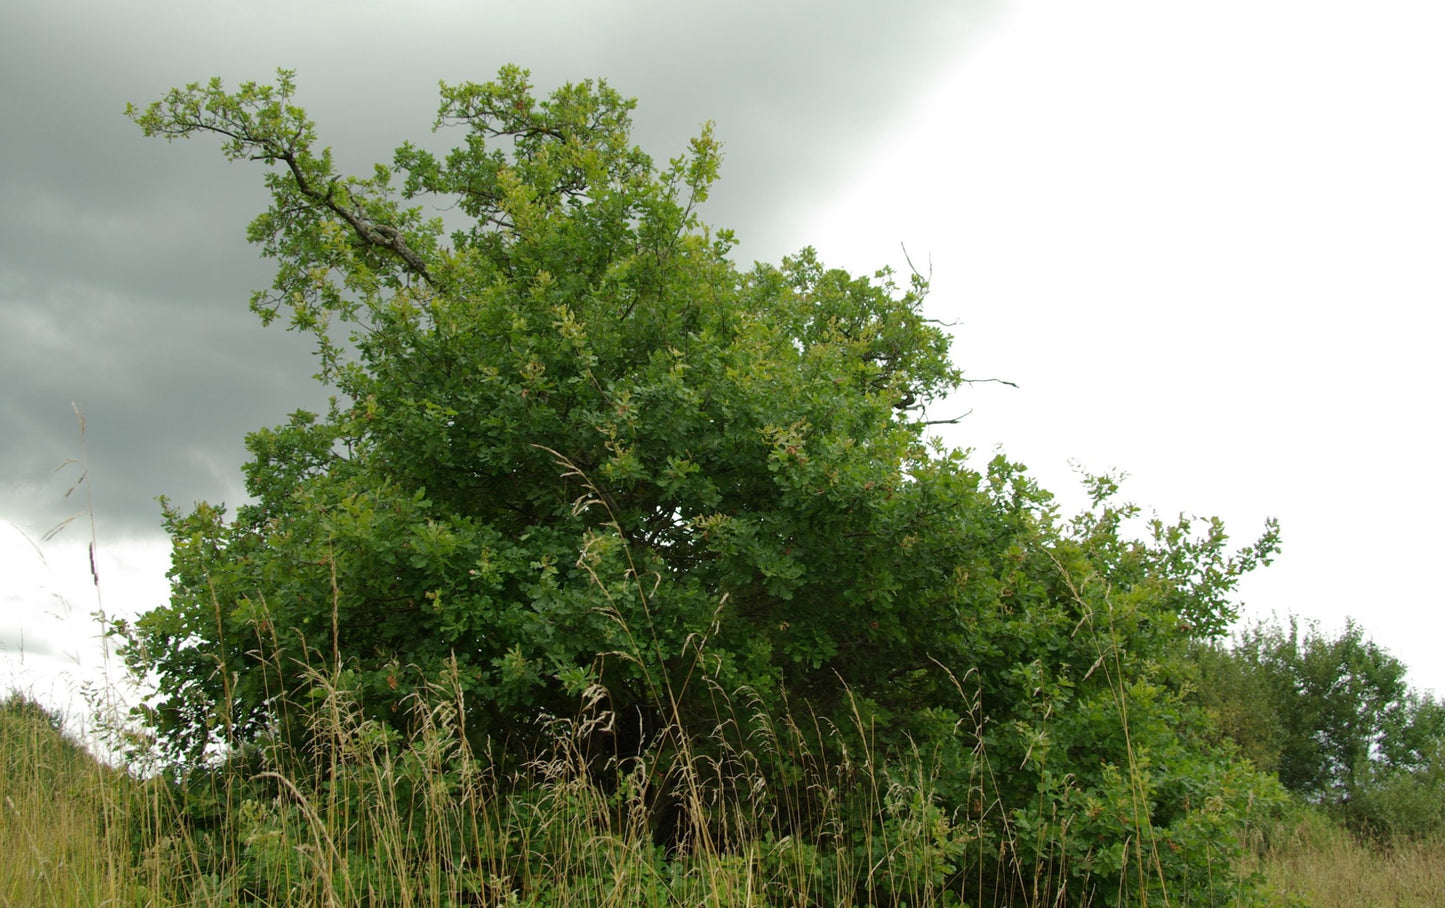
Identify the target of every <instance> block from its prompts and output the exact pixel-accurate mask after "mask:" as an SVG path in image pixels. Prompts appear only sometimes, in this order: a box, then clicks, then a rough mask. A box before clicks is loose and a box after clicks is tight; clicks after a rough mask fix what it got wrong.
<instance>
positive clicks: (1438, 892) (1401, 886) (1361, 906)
mask: <svg viewBox="0 0 1445 908" xmlns="http://www.w3.org/2000/svg"><path fill="white" fill-rule="evenodd" d="M1247 862H1248V863H1247V865H1246V869H1247V870H1250V871H1254V872H1258V873H1259V874H1260V875H1261V876H1262V877H1263V879H1264V881H1265V885H1266V888H1267V889H1268V890H1269V891H1270V892H1272V893H1274V894H1275V895H1276V896H1278V897H1280V899H1281V900H1282V901H1285V902H1287V903H1290V904H1296V905H1301V906H1310V908H1370V906H1382V908H1383V906H1390V908H1438V906H1441V905H1445V834H1440V833H1437V834H1435V835H1433V836H1431V837H1428V838H1424V839H1413V840H1412V839H1405V838H1401V839H1398V840H1394V841H1387V842H1380V841H1372V840H1368V839H1362V838H1361V837H1360V836H1359V835H1357V834H1355V833H1353V832H1351V831H1350V830H1348V829H1346V828H1344V827H1343V826H1341V825H1340V824H1339V823H1337V822H1335V821H1333V820H1332V819H1330V818H1329V817H1327V816H1325V815H1324V814H1323V813H1322V812H1320V811H1318V810H1315V809H1308V808H1306V809H1301V810H1300V811H1299V812H1298V813H1297V814H1296V815H1295V816H1293V817H1291V818H1290V819H1288V820H1286V821H1284V822H1281V823H1280V824H1279V825H1278V826H1277V827H1276V828H1275V829H1274V830H1273V833H1272V835H1271V836H1270V842H1269V844H1268V846H1267V847H1262V848H1260V849H1258V850H1257V851H1256V852H1255V853H1254V854H1253V855H1252V856H1250V857H1248V858H1247Z"/></svg>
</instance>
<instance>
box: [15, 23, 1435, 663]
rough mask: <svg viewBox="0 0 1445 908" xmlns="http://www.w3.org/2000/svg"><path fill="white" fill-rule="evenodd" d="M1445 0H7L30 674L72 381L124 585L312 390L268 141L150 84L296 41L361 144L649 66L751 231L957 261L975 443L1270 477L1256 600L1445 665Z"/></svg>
mask: <svg viewBox="0 0 1445 908" xmlns="http://www.w3.org/2000/svg"><path fill="white" fill-rule="evenodd" d="M1439 9H1440V7H1439V4H1438V3H1435V2H1423V0H1422V2H1405V0H1377V2H1375V3H1372V4H1369V5H1368V6H1366V5H1361V4H1355V3H1350V4H1346V3H1336V2H1329V0H1313V2H1304V0H1298V2H1296V0H1247V2H1246V0H1216V2H1213V3H1209V4H1203V3H1189V4H1186V3H1174V2H1165V0H1091V2H1088V3H1079V2H1077V0H1057V2H1045V0H1039V2H1028V0H973V2H969V0H953V2H911V3H895V4H891V5H890V7H889V8H888V9H887V11H886V12H885V11H884V8H883V5H882V4H877V3H874V2H863V0H859V2H838V0H830V2H782V0H773V2H769V3H754V2H733V3H730V4H726V5H707V6H704V5H702V4H692V3H686V2H679V0H671V2H640V0H637V2H610V3H600V2H595V3H586V2H581V0H573V2H562V0H555V2H531V3H508V4H501V3H491V2H475V0H474V2H452V3H447V2H431V3H426V2H418V3H412V4H399V3H381V2H340V0H337V2H317V0H288V2H285V3H279V2H275V3H273V2H252V3H248V4H224V5H223V4H212V3H197V2H193V0H187V2H160V0H142V2H132V3H128V4H114V3H99V2H96V3H83V2H78V0H56V2H49V3H43V4H42V3H29V2H22V0H0V122H3V123H4V124H5V126H4V128H3V130H0V383H3V385H0V386H3V388H4V393H3V396H0V477H3V478H0V518H3V519H4V520H5V521H7V523H5V524H0V559H3V561H0V593H3V596H4V611H3V613H0V646H4V647H5V648H7V649H8V650H9V651H10V652H11V653H12V658H11V659H10V660H9V663H8V664H9V665H10V666H11V667H10V668H9V669H6V671H9V672H11V673H13V674H14V676H15V677H16V678H17V679H18V678H27V679H29V678H36V679H39V678H42V677H43V678H45V679H49V678H52V677H53V671H54V669H55V667H56V666H60V667H62V668H64V667H65V666H72V667H74V666H76V665H78V664H86V665H90V664H93V663H94V656H93V655H90V653H91V652H92V648H91V646H90V644H89V643H88V642H87V641H86V640H85V635H86V631H85V629H84V624H83V620H82V619H83V618H84V616H85V615H86V614H87V613H88V612H89V611H91V610H92V609H94V608H95V607H96V598H95V595H94V593H93V592H92V591H90V590H89V589H88V584H87V581H88V575H89V570H88V567H87V566H86V559H85V552H84V547H85V543H86V541H87V540H88V533H89V530H88V526H85V525H79V524H77V525H72V526H71V527H69V528H67V529H66V530H65V531H64V532H63V533H62V534H60V535H59V536H58V537H56V539H55V540H53V541H51V542H49V543H41V542H40V537H41V536H42V534H44V532H45V531H46V530H47V529H48V528H49V527H50V526H52V525H54V524H55V523H57V522H58V521H60V520H61V519H63V518H64V517H66V516H67V515H68V514H70V513H71V512H73V511H74V510H76V508H77V506H78V505H79V504H80V503H81V502H80V500H78V499H79V495H80V494H81V493H77V494H76V495H72V496H70V497H69V498H68V499H67V498H65V497H64V493H65V491H66V489H67V488H68V487H69V486H70V484H71V483H72V482H73V481H74V480H75V479H76V478H78V476H79V475H80V474H79V471H78V465H76V464H71V465H69V466H67V467H64V468H63V469H61V470H59V471H58V472H57V471H56V467H57V466H60V465H61V464H62V463H64V462H65V461H66V460H67V459H68V458H78V457H79V456H80V454H81V450H80V445H79V436H78V432H77V427H76V421H75V417H74V414H73V413H72V411H71V403H72V402H76V403H78V404H80V405H81V406H83V407H84V411H85V414H86V418H87V434H86V450H85V453H86V455H87V456H88V460H89V464H90V468H91V474H90V478H91V480H92V490H93V494H94V505H95V514H96V519H97V524H96V526H97V533H98V537H99V558H98V562H97V564H98V567H99V569H100V571H101V574H102V584H101V591H102V593H103V594H104V597H105V599H104V601H103V603H102V604H103V605H104V606H105V608H107V609H108V610H110V611H112V612H133V611H136V610H138V609H141V608H145V607H148V606H151V605H153V604H155V603H157V602H158V601H161V600H162V599H163V597H164V595H165V590H166V586H165V580H164V576H163V575H164V570H165V567H166V546H165V540H164V537H163V536H162V535H161V533H160V530H159V508H158V505H157V504H156V502H155V497H156V496H157V495H160V494H166V495H168V496H170V497H171V498H173V499H174V500H176V501H177V502H180V503H182V504H189V503H190V502H192V501H194V500H197V499H206V500H210V501H213V502H215V501H226V502H228V503H231V504H234V503H235V502H236V501H237V500H238V499H239V497H240V494H241V493H240V470H239V468H240V464H241V462H242V460H243V457H244V449H243V447H242V439H243V436H244V435H245V433H246V432H248V431H251V430H253V429H255V428H258V427H261V426H267V425H273V424H276V423H278V422H281V421H283V420H284V418H285V415H286V414H287V413H289V412H290V411H292V410H294V409H296V408H297V407H300V406H307V407H313V408H314V407H317V406H319V405H320V404H321V403H322V402H323V401H324V397H325V392H324V391H323V390H322V389H320V388H319V386H317V385H315V383H314V382H312V381H311V380H310V378H309V376H310V374H311V372H312V371H314V367H313V364H312V362H311V357H310V348H309V345H308V344H307V343H306V342H305V340H304V339H303V338H300V337H296V336H292V335H288V334H286V333H284V332H283V331H282V330H280V327H279V326H276V327H273V328H271V329H262V328H261V327H260V326H259V324H258V323H257V322H256V319H255V317H254V316H252V315H251V314H250V313H249V312H248V311H247V308H246V300H247V297H248V295H249V292H250V291H251V290H253V289H256V288H258V287H262V286H265V285H266V284H268V283H269V276H270V272H269V268H268V266H267V264H266V263H265V262H262V261H260V260H259V259H258V258H257V256H256V254H255V252H254V250H253V249H252V248H251V247H249V246H247V245H246V243H245V241H244V229H245V225H246V224H247V222H248V221H249V220H250V219H251V218H252V217H253V216H254V215H255V214H256V213H258V212H259V211H260V210H261V208H262V207H264V204H265V198H264V193H263V191H262V188H261V185H260V178H261V172H260V170H259V169H258V168H256V167H254V166H246V165H242V164H226V163H225V162H224V161H223V159H222V158H221V156H220V154H219V153H218V151H217V148H216V146H215V144H214V143H211V142H207V141H204V140H197V141H192V142H189V143H177V144H172V145H167V144H165V143H163V142H159V141H155V140H146V139H144V138H143V137H142V136H141V135H140V132H139V130H138V129H136V128H135V127H134V126H133V125H132V124H131V123H130V122H129V121H127V120H126V119H125V118H124V117H123V116H122V115H121V111H122V109H123V107H124V105H125V103H126V102H127V101H134V102H137V103H145V102H149V101H151V100H154V99H155V98H157V97H159V96H160V95H161V94H162V93H163V92H164V91H165V90H166V89H167V88H170V87H171V86H174V85H179V84H182V83H185V82H189V81H196V80H204V79H206V78H209V77H210V76H212V75H219V76H222V77H223V78H224V79H226V80H227V82H228V84H231V85H234V84H235V83H236V82H238V81H240V80H242V79H261V80H265V79H269V78H271V77H272V74H273V73H274V70H275V69H276V68H277V67H278V66H284V67H288V68H293V69H295V70H297V71H298V81H299V86H300V88H299V99H298V100H299V103H301V104H302V105H303V106H305V107H306V108H307V110H308V111H309V112H310V113H311V115H312V116H313V118H314V119H315V120H317V122H318V125H319V128H320V131H321V136H322V141H323V142H324V143H328V144H331V145H333V146H334V147H335V149H336V152H337V155H338V161H339V162H340V164H341V165H342V166H343V167H346V168H349V169H351V170H353V171H357V172H360V171H364V170H366V169H368V168H369V166H370V164H371V163H372V162H374V161H383V162H385V161H389V160H390V156H391V151H392V149H393V148H394V147H395V146H396V145H398V144H400V143H401V142H402V141H404V140H407V139H417V138H423V137H426V136H427V131H428V130H429V128H430V125H431V121H432V118H433V116H434V114H435V105H436V83H437V80H439V79H446V80H448V81H453V82H455V81H462V80H473V81H484V80H486V79H488V78H490V77H491V76H493V75H494V74H495V72H496V70H497V68H498V67H499V66H500V65H502V64H503V63H507V62H515V63H518V64H520V65H522V66H525V67H528V68H530V69H531V70H532V71H533V75H534V81H535V82H536V83H538V84H539V85H540V86H543V87H548V86H554V85H556V84H559V83H561V82H563V81H575V80H580V79H584V78H591V77H603V78H606V79H607V80H608V81H609V82H610V83H611V84H612V85H613V86H614V87H616V88H618V89H619V90H620V91H622V92H623V93H624V94H626V95H630V96H636V97H637V98H638V99H639V107H638V110H637V113H636V118H635V120H636V124H637V131H636V138H637V140H638V142H639V143H640V144H642V145H643V147H644V148H646V149H647V150H649V151H650V152H652V153H653V155H654V157H656V158H658V159H665V158H666V157H669V156H671V155H673V154H676V153H677V152H678V151H679V150H681V149H682V148H683V147H684V145H685V142H686V140H687V138H688V137H689V136H691V135H693V134H695V133H696V132H697V130H698V127H699V125H700V124H701V123H702V122H703V121H705V120H715V121H716V122H717V132H718V135H719V137H720V138H721V139H722V140H723V141H724V143H725V152H726V160H725V163H724V170H723V178H722V182H721V183H720V184H719V186H718V188H717V190H716V191H715V193H714V194H713V197H712V199H711V200H710V202H709V203H708V206H707V210H706V211H705V216H706V217H707V218H708V219H709V221H710V222H711V223H713V224H715V225H717V226H722V227H732V228H734V229H736V230H737V232H738V235H739V237H740V239H741V240H742V242H741V244H740V246H739V247H738V250H737V256H738V258H740V259H741V260H743V261H744V262H747V261H750V260H752V259H755V258H756V259H764V260H769V261H776V260H777V259H778V258H780V257H781V256H782V255H784V254H787V253H790V252H793V251H796V250H797V249H798V248H800V247H802V246H804V245H814V246H816V247H818V249H819V250H820V253H821V255H822V257H823V258H824V260H825V261H827V262H829V263H832V264H838V265H842V266H844V267H848V268H849V269H851V270H854V271H868V272H871V271H872V270H873V269H875V268H876V267H878V266H879V265H884V264H892V265H895V266H900V267H901V266H903V265H904V260H903V258H902V253H901V251H900V244H903V245H906V247H907V249H908V252H909V254H910V255H911V257H912V258H913V261H914V262H915V263H916V264H918V265H919V266H920V268H927V267H928V264H927V263H931V267H932V274H933V278H934V283H933V293H932V295H931V297H930V300H929V305H930V308H931V313H932V314H933V315H935V316H936V317H939V318H943V319H947V320H949V321H951V322H954V323H956V327H955V332H956V336H957V341H956V345H955V356H956V358H957V361H958V362H959V364H960V365H961V366H962V367H963V368H964V369H965V370H966V371H967V373H968V374H969V375H970V376H972V377H975V378H991V377H999V378H1005V379H1008V380H1010V381H1014V382H1016V383H1017V384H1018V385H1019V388H1018V389H1017V390H1014V389H1010V388H1006V387H1004V386H1001V385H988V384H985V385H975V386H971V387H969V388H966V389H965V390H964V391H962V392H961V393H960V394H959V395H958V396H957V398H956V399H955V400H953V401H950V402H948V403H946V404H944V405H942V406H941V407H940V408H939V412H937V413H936V414H935V415H936V416H940V417H941V416H951V415H956V414H957V413H962V412H964V411H971V414H970V415H969V416H968V417H967V418H966V419H964V420H963V421H962V422H961V423H960V425H959V426H958V427H957V428H956V429H951V430H949V432H948V435H947V438H948V440H949V441H950V442H952V443H954V444H956V445H959V446H966V447H973V448H976V449H978V450H979V451H980V456H981V457H986V456H989V455H991V454H992V453H993V451H994V450H995V448H996V446H1000V445H1001V446H1002V447H1003V449H1004V450H1005V451H1006V452H1007V453H1008V454H1009V455H1010V456H1012V457H1014V458H1015V459H1018V460H1022V461H1023V462H1025V463H1026V464H1028V465H1029V466H1030V468H1031V469H1033V470H1034V471H1035V472H1036V473H1037V474H1038V475H1039V476H1040V478H1041V479H1042V480H1043V482H1044V484H1045V485H1046V486H1047V487H1050V488H1053V489H1056V490H1058V491H1060V492H1063V493H1066V494H1065V497H1066V500H1076V499H1071V498H1069V497H1068V496H1069V493H1072V490H1073V488H1074V484H1075V478H1074V474H1073V472H1072V469H1073V467H1072V466H1071V464H1078V465H1079V466H1081V467H1083V468H1085V469H1089V470H1094V471H1100V470H1106V469H1117V470H1122V471H1125V472H1127V473H1128V474H1130V477H1131V478H1130V479H1129V481H1128V482H1126V484H1125V486H1124V490H1125V493H1126V496H1127V497H1129V498H1131V499H1132V500H1135V501H1137V502H1138V503H1139V504H1141V505H1143V506H1144V507H1145V508H1146V509H1151V510H1157V511H1159V512H1160V513H1161V515H1163V516H1166V517H1171V516H1173V515H1176V514H1178V513H1179V512H1181V511H1182V512H1189V513H1195V514H1201V515H1212V514H1218V515H1219V516H1221V517H1223V518H1224V519H1225V521H1226V524H1227V525H1228V526H1229V528H1230V530H1231V531H1232V533H1233V535H1234V537H1235V539H1236V540H1238V541H1239V542H1241V543H1242V542H1246V541H1248V540H1250V539H1253V538H1254V537H1255V536H1256V535H1258V533H1259V532H1260V531H1261V530H1262V528H1263V523H1264V520H1265V518H1266V517H1269V516H1275V517H1278V518H1279V519H1280V521H1281V523H1282V527H1283V532H1284V541H1285V554H1284V555H1283V556H1282V557H1281V558H1280V559H1279V560H1278V561H1277V562H1276V564H1275V565H1274V566H1273V567H1271V568H1269V569H1267V570H1265V571H1263V572H1262V573H1261V574H1259V575H1257V576H1256V577H1254V578H1251V579H1250V580H1249V581H1248V582H1247V584H1246V586H1245V587H1244V590H1243V593H1244V598H1245V600H1246V604H1247V607H1248V610H1249V612H1250V614H1256V615H1267V614H1270V613H1271V612H1274V613H1278V614H1281V615H1283V614H1285V613H1289V612H1295V613H1298V614H1300V615H1302V616H1305V617H1313V618H1318V619H1320V620H1321V621H1323V622H1325V624H1326V626H1327V627H1332V628H1337V627H1338V626H1339V623H1340V622H1341V621H1342V620H1343V618H1344V616H1346V615H1353V616H1355V617H1356V618H1357V619H1358V620H1359V621H1361V622H1362V623H1363V624H1364V626H1365V627H1366V628H1367V629H1368V630H1369V631H1371V632H1372V634H1373V636H1374V637H1375V638H1376V639H1377V640H1379V641H1380V642H1382V643H1384V644H1385V645H1386V646H1387V647H1389V648H1390V649H1391V651H1393V652H1394V653H1396V654H1397V655H1398V656H1400V657H1401V658H1403V659H1404V660H1405V661H1406V662H1407V664H1409V665H1410V667H1411V669H1412V676H1413V678H1414V680H1415V681H1416V683H1419V684H1421V685H1423V686H1427V687H1431V688H1434V689H1436V690H1438V691H1445V659H1439V658H1438V657H1437V655H1436V648H1437V646H1438V644H1439V642H1440V640H1441V635H1442V630H1445V618H1442V612H1445V594H1442V593H1441V592H1440V587H1438V586H1436V585H1435V583H1434V582H1433V580H1434V578H1433V574H1434V571H1435V568H1436V566H1437V564H1439V563H1440V558H1439V557H1438V555H1437V552H1438V550H1439V549H1440V548H1441V543H1442V541H1445V540H1442V538H1441V536H1442V534H1441V531H1440V529H1439V525H1440V521H1439V515H1440V514H1441V512H1442V508H1445V480H1442V478H1441V472H1440V469H1439V466H1438V460H1439V457H1438V451H1439V447H1438V441H1437V438H1436V435H1437V424H1438V423H1439V421H1440V409H1441V408H1440V405H1439V403H1438V397H1439V394H1440V391H1441V389H1442V381H1441V378H1440V365H1439V364H1440V362H1441V357H1440V356H1439V355H1438V354H1437V353H1436V348H1437V347H1438V346H1439V345H1440V343H1441V340H1442V332H1441V328H1442V321H1445V317H1442V315H1441V311H1442V306H1441V303H1442V302H1445V265H1442V263H1445V259H1442V256H1441V249H1442V240H1445V164H1442V162H1445V120H1442V110H1445V107H1442V104H1441V101H1442V94H1445V55H1442V54H1441V53H1440V52H1439V47H1441V46H1442V42H1445V13H1442V12H1440V11H1438V10H1439ZM950 408H951V409H950ZM945 411H947V412H945ZM27 537H28V539H27ZM31 541H34V542H36V543H39V545H38V549H37V548H36V547H33V546H32V545H31V544H30V542H31ZM22 636H23V650H24V653H25V666H24V667H23V668H20V667H16V664H17V663H18V661H19V659H18V654H19V651H20V650H21V648H22ZM45 672H51V674H49V675H47V674H45ZM4 680H6V678H5V677H4V676H3V675H0V681H4ZM29 683H31V684H32V685H33V684H41V685H43V684H49V683H54V682H53V681H50V680H31V681H29ZM62 683H63V682H62Z"/></svg>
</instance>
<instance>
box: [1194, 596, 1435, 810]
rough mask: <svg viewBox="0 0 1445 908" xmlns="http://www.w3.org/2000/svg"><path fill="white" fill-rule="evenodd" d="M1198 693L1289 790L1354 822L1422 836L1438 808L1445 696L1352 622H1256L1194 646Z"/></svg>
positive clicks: (1251, 755)
mask: <svg viewBox="0 0 1445 908" xmlns="http://www.w3.org/2000/svg"><path fill="white" fill-rule="evenodd" d="M1198 659H1199V664H1200V668H1201V684H1200V687H1201V692H1202V697H1203V699H1204V700H1205V702H1206V704H1207V705H1208V707H1209V708H1210V709H1211V710H1212V711H1213V712H1214V713H1215V714H1216V715H1217V717H1218V719H1219V725H1220V728H1221V730H1222V731H1223V732H1224V733H1225V734H1226V735H1228V736H1229V737H1230V738H1232V739H1233V741H1234V742H1235V743H1236V744H1237V745H1238V746H1239V748H1240V750H1241V752H1242V753H1243V754H1244V755H1245V756H1247V757H1249V758H1250V759H1251V760H1252V761H1253V762H1254V764H1255V765H1256V766H1258V767H1260V768H1261V769H1265V770H1268V771H1273V772H1276V773H1277V774H1278V775H1279V779H1280V781H1281V782H1282V783H1283V784H1284V786H1285V787H1286V788H1288V789H1289V790H1290V791H1292V792H1295V793H1296V794H1298V795H1300V796H1302V797H1304V798H1306V799H1308V800H1310V801H1313V802H1316V803H1319V804H1323V805H1326V806H1328V807H1331V808H1333V809H1335V810H1336V811H1337V812H1338V813H1339V814H1340V815H1341V816H1342V817H1343V818H1344V819H1346V820H1347V821H1348V822H1350V823H1351V824H1352V825H1354V826H1355V827H1356V828H1359V829H1367V830H1372V831H1374V832H1376V833H1383V834H1387V835H1389V834H1397V833H1398V834H1408V835H1422V834H1426V833H1428V832H1430V831H1432V830H1433V829H1435V828H1438V827H1439V826H1440V824H1441V821H1442V819H1445V815H1442V813H1441V810H1440V807H1439V805H1440V804H1441V803H1442V801H1441V797H1442V795H1445V787H1442V783H1445V763H1442V762H1441V759H1442V751H1441V747H1442V743H1445V705H1442V704H1441V703H1440V702H1439V701H1437V700H1435V699H1433V698H1431V697H1429V696H1426V695H1423V694H1421V693H1419V692H1417V691H1414V690H1412V689H1411V688H1410V687H1409V685H1408V684H1407V683H1406V681H1405V672H1406V668H1405V665H1404V664H1403V663H1402V662H1400V660H1399V659H1397V658H1395V657H1394V656H1392V655H1391V654H1390V653H1389V652H1388V651H1387V650H1385V649H1384V648H1383V647H1381V646H1379V645H1378V644H1376V643H1374V642H1373V641H1371V640H1369V639H1367V638H1366V636H1365V633H1364V630H1363V629H1362V628H1361V627H1360V626H1359V625H1358V624H1356V623H1354V622H1353V621H1348V622H1346V624H1345V627H1344V629H1343V630H1342V631H1341V632H1340V633H1339V634H1338V635H1337V636H1330V635H1328V634H1326V633H1324V632H1323V631H1321V630H1320V628H1319V626H1318V625H1317V624H1314V623H1310V624H1306V625H1304V626H1303V627H1301V625H1300V623H1299V622H1298V621H1297V620H1296V619H1294V618H1291V619H1290V621H1289V624H1288V627H1282V626H1280V625H1279V624H1275V623H1265V622H1261V623H1258V624H1255V625H1252V626H1250V627H1247V628H1245V629H1244V630H1242V631H1241V632H1240V633H1239V634H1238V635H1236V637H1235V639H1234V640H1233V642H1232V644H1231V645H1230V646H1229V647H1227V648H1226V647H1224V646H1220V645H1215V646H1212V647H1207V648H1203V649H1201V651H1200V652H1199V654H1198Z"/></svg>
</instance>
